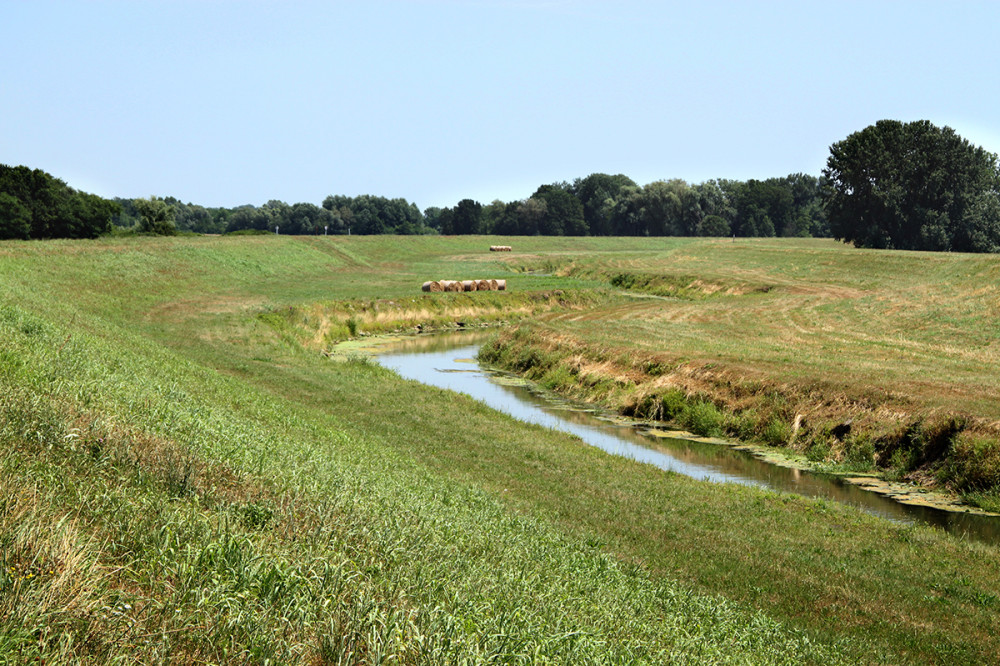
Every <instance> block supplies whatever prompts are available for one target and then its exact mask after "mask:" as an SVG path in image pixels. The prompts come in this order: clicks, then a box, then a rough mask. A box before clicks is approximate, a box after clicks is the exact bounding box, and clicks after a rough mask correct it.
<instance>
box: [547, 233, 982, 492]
mask: <svg viewBox="0 0 1000 666" xmlns="http://www.w3.org/2000/svg"><path fill="white" fill-rule="evenodd" d="M535 264H536V265H541V266H544V267H545V268H546V269H547V270H550V271H554V272H556V273H558V274H565V275H574V276H590V277H600V278H603V279H605V280H608V281H615V282H617V283H620V284H632V283H634V286H635V287H636V288H634V289H633V290H632V292H631V293H632V294H633V295H636V296H643V298H632V299H629V301H627V302H622V303H619V304H617V305H614V306H602V307H600V308H595V309H593V310H590V311H588V312H583V313H579V312H578V313H555V314H553V315H551V316H548V317H546V318H545V322H544V323H543V324H542V325H538V326H536V327H534V329H533V336H534V341H535V342H534V343H533V344H534V345H535V346H540V347H543V348H547V349H549V350H556V349H558V350H559V353H560V354H561V355H562V356H564V357H566V358H565V359H564V362H563V363H562V365H563V366H565V367H566V368H568V369H569V370H570V371H571V373H572V374H573V377H569V378H567V379H568V380H569V381H567V382H565V383H567V384H571V383H574V382H575V383H584V384H591V385H597V388H596V390H594V391H591V392H590V393H591V395H590V396H589V397H594V394H597V395H598V397H601V395H600V394H601V392H602V390H603V393H604V394H606V395H604V396H603V397H604V398H605V399H607V400H608V401H610V402H611V403H612V404H613V405H614V406H616V407H619V408H624V409H631V408H635V407H636V404H637V402H641V399H642V396H644V395H651V394H652V395H656V394H660V395H662V394H663V392H664V391H667V390H669V389H670V388H672V387H677V388H680V389H682V390H683V391H685V392H688V393H694V394H698V395H702V396H705V397H707V398H709V399H711V400H713V401H715V402H716V403H717V404H720V405H725V406H728V407H730V408H732V409H735V410H737V411H741V410H742V411H746V412H747V414H748V415H750V416H754V415H755V416H756V420H757V421H758V422H755V423H750V424H742V423H738V422H736V423H734V428H735V429H736V430H737V431H739V432H740V434H743V433H744V432H750V433H752V434H755V435H758V436H762V438H764V437H763V435H764V432H763V431H764V430H765V429H766V428H767V427H768V426H773V427H772V433H774V434H773V436H772V437H771V439H774V440H782V439H784V440H787V438H788V437H789V436H790V435H791V424H792V423H793V421H794V420H795V419H796V417H799V422H800V423H801V424H803V425H804V426H805V428H804V429H803V430H802V432H801V434H800V437H799V442H798V443H799V446H801V447H807V446H810V445H812V444H815V443H816V442H817V440H819V443H820V444H821V445H822V446H823V447H825V448H826V449H829V448H830V447H831V445H832V448H833V451H832V452H830V453H832V455H833V457H834V458H837V457H838V456H840V457H843V456H844V454H845V453H850V451H845V449H849V448H850V445H851V443H850V442H849V443H848V445H847V446H846V447H845V446H843V445H842V444H841V443H839V442H836V441H833V440H832V439H830V438H829V437H828V435H827V434H826V430H827V429H828V428H830V427H831V426H834V425H836V424H837V423H839V422H843V421H846V420H852V421H853V425H854V433H855V436H858V435H862V436H865V437H870V438H871V439H873V440H875V447H874V452H875V453H876V454H880V457H881V458H884V459H880V460H879V462H880V464H881V466H883V467H892V466H896V467H900V468H901V473H903V472H912V471H913V470H912V469H906V464H907V463H909V464H910V467H911V468H913V467H918V466H920V464H923V465H924V467H927V466H928V465H927V463H940V460H939V459H938V458H936V457H934V456H931V455H925V453H926V452H923V451H900V452H898V453H897V451H896V449H898V448H906V447H911V448H913V449H917V448H919V446H920V445H921V442H919V441H906V442H904V443H903V444H902V445H900V443H899V438H900V436H901V435H902V433H904V432H905V430H906V428H907V427H908V426H911V425H913V424H921V425H922V426H924V427H925V429H926V430H928V431H933V430H934V428H938V429H941V428H943V426H942V425H941V424H942V423H944V422H945V421H947V419H949V418H951V417H957V418H958V419H960V420H961V421H962V422H964V424H965V428H966V432H965V433H964V434H963V435H962V438H964V440H962V438H959V440H960V441H959V442H958V446H957V448H959V449H962V447H964V449H963V451H964V453H965V455H966V459H965V460H961V459H960V456H955V458H954V460H955V462H956V465H955V469H945V470H943V472H944V474H943V475H944V476H945V477H947V478H949V480H954V481H955V483H956V485H957V486H959V487H961V488H962V489H963V490H976V489H982V488H981V487H984V486H985V487H988V486H991V485H993V484H995V483H997V481H998V480H1000V452H998V450H997V447H996V445H995V443H996V441H997V438H998V436H1000V379H998V378H1000V260H998V258H997V257H995V256H990V255H955V254H930V253H906V252H896V253H892V252H870V251H859V250H854V249H850V248H845V247H843V246H841V245H838V244H835V243H834V242H832V241H815V240H808V241H795V240H761V241H749V240H743V241H740V242H739V243H732V242H730V241H711V240H709V241H705V240H677V241H673V242H671V241H666V242H659V243H655V242H651V243H650V245H649V248H648V249H647V250H646V251H644V252H623V253H619V254H617V255H615V256H613V257H608V256H604V257H602V256H590V255H585V256H550V257H547V258H545V259H544V260H542V261H536V262H535ZM529 265H530V264H529ZM657 294H667V295H670V296H679V297H670V298H662V297H656V296H657ZM649 367H653V368H655V369H656V372H655V373H646V372H644V369H646V368H649ZM602 379H610V380H612V381H611V382H610V383H608V384H607V385H606V386H602V385H600V382H601V380H602ZM558 380H559V378H558V377H553V378H550V383H553V384H558V383H560V382H559V381H558ZM615 384H618V385H619V386H618V387H616V386H615ZM567 388H572V387H567ZM616 388H623V389H624V390H615V389H616ZM751 394H756V395H751ZM637 396H638V397H637ZM775 396H780V398H778V399H772V398H774V397H775ZM755 398H756V399H755ZM771 418H774V419H777V421H778V423H774V424H771V423H769V422H768V420H769V419H771ZM782 436H783V437H782ZM932 436H933V435H927V436H925V437H924V439H925V440H930V439H931V438H932ZM765 439H766V438H765ZM913 439H914V440H916V439H917V438H913ZM991 442H992V443H991ZM770 443H779V441H773V442H770ZM928 448H933V447H930V446H928ZM868 450H869V451H871V449H868ZM963 451H960V453H962V452H963ZM991 451H992V453H990V452H991ZM894 453H895V454H896V456H897V458H896V460H892V459H891V458H892V455H893V454H894ZM904 453H906V455H903V454H904ZM952 453H954V451H952ZM867 455H868V458H869V463H870V462H871V452H869V453H868V454H867ZM939 466H940V464H939ZM939 471H940V470H939ZM923 472H924V473H925V474H926V472H927V470H926V469H925V470H924V471H923ZM919 473H920V472H919V471H918V474H919ZM949 475H950V476H949ZM925 478H926V477H925Z"/></svg>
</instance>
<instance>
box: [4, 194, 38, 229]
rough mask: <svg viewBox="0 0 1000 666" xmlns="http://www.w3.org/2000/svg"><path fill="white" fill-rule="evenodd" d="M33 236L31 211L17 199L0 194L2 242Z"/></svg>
mask: <svg viewBox="0 0 1000 666" xmlns="http://www.w3.org/2000/svg"><path fill="white" fill-rule="evenodd" d="M30 236H31V211H30V210H28V208H27V206H25V205H24V204H22V203H21V202H20V201H19V200H18V199H17V197H15V196H13V195H10V194H7V193H6V192H0V240H6V239H8V238H21V239H23V240H27V239H28V238H29V237H30Z"/></svg>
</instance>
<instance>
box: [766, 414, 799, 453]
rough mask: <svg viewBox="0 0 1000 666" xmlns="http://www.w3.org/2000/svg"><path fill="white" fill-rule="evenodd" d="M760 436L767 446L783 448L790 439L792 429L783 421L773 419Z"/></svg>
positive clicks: (776, 418)
mask: <svg viewBox="0 0 1000 666" xmlns="http://www.w3.org/2000/svg"><path fill="white" fill-rule="evenodd" d="M761 435H762V437H763V439H764V443H765V444H767V445H768V446H785V445H786V444H788V442H789V441H790V440H791V439H792V427H791V426H790V425H788V423H786V422H785V421H784V420H783V419H780V418H778V417H773V418H771V420H770V421H768V422H767V425H766V426H765V427H764V432H763V433H761Z"/></svg>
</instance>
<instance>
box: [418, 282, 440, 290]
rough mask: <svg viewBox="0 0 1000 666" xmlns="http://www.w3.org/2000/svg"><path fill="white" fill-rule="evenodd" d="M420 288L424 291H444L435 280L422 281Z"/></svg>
mask: <svg viewBox="0 0 1000 666" xmlns="http://www.w3.org/2000/svg"><path fill="white" fill-rule="evenodd" d="M420 288H421V289H422V290H424V291H435V292H437V291H444V287H442V286H441V283H440V282H438V281H437V280H431V281H430V282H424V283H423V285H421V286H420Z"/></svg>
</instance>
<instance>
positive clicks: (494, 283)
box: [489, 280, 500, 291]
mask: <svg viewBox="0 0 1000 666" xmlns="http://www.w3.org/2000/svg"><path fill="white" fill-rule="evenodd" d="M489 283H490V291H497V290H498V289H500V283H499V282H497V281H496V280H489Z"/></svg>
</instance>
